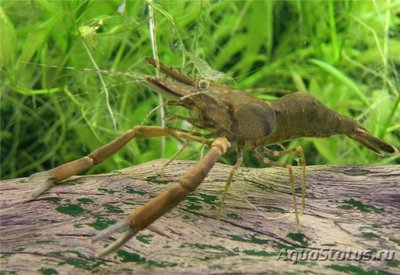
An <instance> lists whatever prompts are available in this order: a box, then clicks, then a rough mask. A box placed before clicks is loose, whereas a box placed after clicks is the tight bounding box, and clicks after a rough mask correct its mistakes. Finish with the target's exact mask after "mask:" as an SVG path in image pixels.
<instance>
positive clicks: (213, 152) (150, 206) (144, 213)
mask: <svg viewBox="0 0 400 275" xmlns="http://www.w3.org/2000/svg"><path fill="white" fill-rule="evenodd" d="M229 147H230V143H229V141H228V140H227V139H226V138H224V137H220V138H217V139H216V140H215V141H214V142H213V143H212V144H211V148H210V150H209V151H208V153H207V154H206V155H205V156H204V158H203V159H202V160H200V161H199V162H198V163H197V164H196V165H195V166H193V167H192V168H191V169H190V170H189V171H188V172H187V173H186V174H185V176H183V178H182V179H181V181H180V182H179V183H177V184H176V185H174V186H173V187H172V188H170V189H169V190H166V191H164V192H163V193H161V194H159V195H158V196H157V197H155V198H153V199H151V200H150V201H148V202H147V203H146V204H144V205H143V206H141V207H139V208H138V209H136V210H135V211H134V212H133V213H132V214H130V215H129V216H127V217H126V218H125V219H123V220H122V221H120V222H118V223H116V224H114V225H112V226H110V227H108V228H106V229H105V230H103V231H100V232H99V233H98V234H97V235H96V236H95V237H94V239H93V241H99V240H102V239H106V238H108V237H109V236H110V235H112V234H114V233H115V232H117V231H120V230H125V233H124V234H123V235H122V236H121V237H120V238H119V239H118V240H116V241H115V242H114V243H113V244H111V245H109V246H108V247H106V248H105V249H103V250H102V251H100V252H99V253H98V254H97V255H96V256H97V257H102V256H105V255H107V254H110V253H112V252H114V251H115V250H117V249H118V248H120V247H121V246H123V245H124V244H125V243H126V242H128V241H129V239H131V238H132V237H133V236H134V235H135V234H136V233H138V232H139V231H140V230H143V229H145V228H147V227H148V226H149V225H150V224H151V223H153V222H154V221H155V220H157V219H158V218H159V217H161V216H162V215H164V214H165V213H166V212H167V211H169V210H170V209H172V208H173V207H175V206H176V205H177V204H178V203H179V202H181V201H182V200H183V199H184V198H185V197H186V196H187V195H188V194H189V193H190V192H192V191H194V190H195V189H196V188H197V187H198V186H199V185H200V184H201V183H202V181H203V180H204V178H205V177H206V176H207V174H208V172H209V171H210V170H211V168H212V167H213V166H214V165H215V163H216V162H217V160H218V159H219V158H220V157H221V156H222V155H223V154H225V152H226V151H227V150H228V148H229Z"/></svg>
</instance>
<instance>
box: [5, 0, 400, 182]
mask: <svg viewBox="0 0 400 275" xmlns="http://www.w3.org/2000/svg"><path fill="white" fill-rule="evenodd" d="M0 3H1V9H0V19H1V60H0V61H1V95H0V97H1V132H0V134H1V136H0V139H1V178H2V179H5V178H12V177H21V176H28V175H30V174H32V173H34V172H37V171H42V170H47V169H50V168H52V167H55V166H57V165H59V164H61V163H64V162H67V161H71V160H74V159H77V158H80V157H81V156H84V155H86V154H88V153H89V152H90V151H92V150H93V149H95V148H97V147H99V146H101V145H103V144H105V143H106V142H108V141H110V140H112V139H114V138H115V137H117V136H118V135H120V134H122V133H123V132H124V131H126V130H128V129H130V128H131V127H133V126H135V125H138V124H140V123H142V121H143V119H144V118H145V117H146V115H147V114H148V113H149V112H150V110H152V109H153V108H154V107H155V106H157V105H158V104H159V97H158V95H157V94H156V93H155V92H154V91H151V90H150V89H148V88H146V87H143V86H142V85H141V84H140V83H137V81H136V82H135V79H134V78H132V77H122V76H116V75H110V74H104V73H103V74H100V75H101V77H102V78H103V79H100V77H99V74H98V73H96V72H95V68H96V66H97V67H98V68H100V69H105V70H112V71H115V72H135V73H143V74H149V75H155V72H154V69H153V68H151V67H150V66H148V65H147V64H146V62H145V61H144V57H145V56H152V47H151V39H150V35H149V34H150V31H149V24H148V21H149V15H148V14H149V13H148V4H147V2H145V1H127V2H126V5H125V9H124V8H123V3H124V2H123V1H121V0H120V1H46V0H39V1H1V2H0ZM154 13H155V16H154V20H155V23H156V29H155V33H156V38H157V46H158V54H159V58H160V60H161V61H162V62H163V63H165V64H168V65H170V66H174V67H176V68H177V69H180V70H183V71H185V72H187V73H196V71H195V70H194V68H193V65H191V64H190V60H189V58H188V56H187V55H185V53H184V51H183V50H182V49H183V48H184V49H186V51H187V52H189V53H191V54H194V55H196V56H198V57H200V58H201V59H203V60H205V61H207V62H208V64H210V66H211V67H212V68H214V69H216V70H218V71H222V72H224V73H225V74H226V75H227V76H231V77H233V78H234V81H231V82H230V84H231V85H232V86H234V87H236V88H243V89H245V88H246V89H250V88H252V89H257V88H264V87H267V88H269V89H268V90H265V89H264V90H254V91H253V94H254V95H257V96H258V97H260V98H261V99H274V98H277V97H279V96H281V94H280V93H277V92H274V89H284V90H303V91H304V90H306V91H309V92H310V93H312V94H313V95H314V96H316V97H317V98H318V99H319V100H320V101H322V102H323V103H324V104H326V105H327V106H329V107H330V108H332V109H334V110H335V111H337V112H339V113H341V114H344V115H348V116H351V117H353V118H355V119H357V120H358V121H360V122H362V124H363V125H364V126H365V127H366V128H367V129H369V130H370V131H371V132H372V133H373V134H374V135H376V136H378V137H380V138H383V139H385V140H386V141H387V142H389V143H392V144H393V145H395V146H396V147H397V148H399V147H400V112H399V102H400V95H399V87H400V83H399V75H398V73H399V69H400V38H399V37H400V2H399V1H351V0H348V1H300V0H298V1H155V3H154ZM48 65H54V67H50V66H48ZM68 67H74V68H75V69H69V68H68ZM85 68H87V69H93V70H94V71H91V72H90V71H89V70H85ZM105 87H106V88H107V90H106V89H105ZM175 109H176V108H173V110H169V109H167V110H166V112H167V113H169V112H171V111H172V112H176V110H175ZM145 124H149V125H160V124H161V121H160V115H158V114H156V113H155V114H153V115H150V116H149V117H148V118H147V119H146V120H145ZM173 126H174V127H184V128H186V129H188V125H186V124H185V123H174V124H173ZM284 145H285V146H288V147H294V146H296V145H302V146H303V148H304V149H305V152H306V160H307V163H308V164H395V163H400V159H399V156H398V155H397V156H392V157H387V158H380V157H378V156H376V155H375V154H374V153H371V152H369V151H368V150H367V149H364V148H362V147H361V146H359V145H358V144H357V143H356V142H354V141H352V140H350V139H348V138H345V137H341V136H334V137H331V138H327V139H316V138H307V139H296V140H294V141H291V142H285V143H284ZM180 147H181V144H180V143H179V142H177V141H175V140H174V139H170V138H166V139H165V145H164V146H162V140H160V139H157V138H156V139H146V140H136V141H132V142H130V143H129V144H128V146H126V148H124V149H123V150H121V152H119V153H118V154H115V155H114V156H113V157H112V158H111V159H109V160H107V161H105V162H104V163H102V164H101V165H99V166H97V167H94V168H92V169H91V170H90V171H89V173H99V172H105V171H112V170H115V169H120V168H123V167H127V166H129V165H132V164H136V163H142V162H146V161H149V160H153V159H157V158H161V157H163V158H168V157H171V156H172V155H174V153H175V152H177V151H178V150H179V148H180ZM201 149H202V148H201V146H200V145H199V144H191V146H190V147H189V148H188V149H187V150H186V151H184V153H183V154H182V155H181V156H180V158H182V159H194V160H196V159H199V158H200V157H201V153H199V152H200V151H201ZM204 150H206V148H205V149H204ZM235 157H236V155H235V153H231V154H228V155H227V156H225V157H224V159H223V160H222V162H225V163H229V164H232V163H234V162H235ZM279 161H281V162H286V163H289V162H291V161H292V159H290V158H288V157H282V158H280V160H279ZM244 165H245V166H253V167H260V166H261V165H260V164H259V163H258V162H257V161H256V160H255V159H254V158H253V157H252V156H251V154H249V153H247V154H246V156H245V164H244Z"/></svg>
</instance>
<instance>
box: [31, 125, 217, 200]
mask: <svg viewBox="0 0 400 275" xmlns="http://www.w3.org/2000/svg"><path fill="white" fill-rule="evenodd" d="M161 136H172V137H175V138H178V139H185V140H192V141H197V142H199V143H203V144H204V143H209V141H208V140H207V139H206V138H205V137H203V136H196V135H193V134H191V133H190V132H185V131H179V130H175V129H168V128H162V127H159V126H136V127H134V128H132V129H130V130H128V131H127V132H125V133H124V134H123V135H122V136H120V137H118V138H116V139H114V140H113V141H111V142H110V143H108V144H106V145H104V146H102V147H100V148H98V149H96V150H94V151H93V152H91V153H90V154H89V155H87V156H85V157H82V158H80V159H77V160H74V161H71V162H67V163H65V164H62V165H60V166H58V167H56V168H54V169H51V170H49V171H45V172H39V173H35V174H33V175H32V176H31V177H30V178H29V181H30V182H31V183H34V184H35V183H37V184H38V186H37V187H36V188H35V190H34V191H33V192H32V193H31V196H30V198H29V199H30V200H32V199H35V198H36V197H38V196H40V195H41V194H43V193H44V192H46V191H47V190H48V189H50V188H51V187H53V186H54V185H55V184H57V183H59V182H60V181H62V180H64V179H67V178H69V177H71V176H73V175H77V174H79V173H81V172H83V171H85V170H87V169H89V168H90V167H92V166H94V165H97V164H99V163H101V162H103V161H104V160H105V159H107V158H108V157H109V156H111V155H112V154H114V153H116V152H117V151H118V150H120V149H121V148H122V147H123V146H125V145H126V144H127V143H128V142H129V141H130V140H132V139H134V138H150V137H161Z"/></svg>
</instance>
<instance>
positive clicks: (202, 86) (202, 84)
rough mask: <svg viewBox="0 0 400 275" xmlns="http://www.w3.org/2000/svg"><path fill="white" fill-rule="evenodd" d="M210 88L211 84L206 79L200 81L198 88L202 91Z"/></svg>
mask: <svg viewBox="0 0 400 275" xmlns="http://www.w3.org/2000/svg"><path fill="white" fill-rule="evenodd" d="M208 86H210V84H209V83H208V81H207V80H205V79H201V80H199V82H198V83H197V87H198V88H199V89H200V90H205V89H207V88H208Z"/></svg>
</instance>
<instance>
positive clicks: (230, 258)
mask: <svg viewBox="0 0 400 275" xmlns="http://www.w3.org/2000/svg"><path fill="white" fill-rule="evenodd" d="M164 161H165V160H157V161H153V162H148V163H144V164H141V165H137V166H134V167H130V168H127V169H124V170H120V171H115V172H113V173H109V174H101V175H93V176H79V177H74V178H72V179H70V180H67V181H65V182H64V183H63V184H60V185H58V186H56V187H54V188H53V189H51V190H50V191H49V192H47V193H45V194H43V195H42V196H40V197H39V198H38V199H37V200H35V201H32V202H25V201H24V200H25V199H26V198H27V197H28V195H29V194H30V192H31V191H32V190H33V189H34V187H35V186H32V184H30V183H29V182H28V180H27V178H22V179H15V180H5V181H2V182H1V184H0V194H1V201H0V202H1V216H0V218H1V262H0V263H1V269H0V271H16V272H21V273H24V272H25V273H27V272H29V273H31V272H42V273H44V274H56V273H55V272H58V273H60V274H61V273H63V274H64V273H67V272H70V273H77V272H82V271H92V272H93V271H100V272H118V271H130V270H132V271H148V272H155V271H163V272H196V273H197V272H200V273H210V272H245V273H249V272H264V271H266V272H267V271H276V270H279V271H281V272H298V271H310V272H315V273H325V274H330V273H332V274H333V273H337V272H344V273H346V272H350V273H352V272H362V271H371V270H376V271H388V272H396V271H398V270H399V268H400V166H335V167H332V166H308V167H307V184H308V187H307V207H306V213H305V214H303V215H301V216H300V220H301V230H300V231H297V230H296V222H295V217H294V214H293V205H292V198H291V193H290V188H289V187H288V175H287V170H286V169H282V168H266V169H253V168H242V169H241V170H240V171H239V173H238V174H237V176H236V177H235V179H234V182H233V184H232V187H231V189H230V190H229V194H228V196H227V199H226V203H225V206H224V210H223V215H222V217H221V219H220V220H218V219H217V211H218V207H219V203H220V200H221V197H222V193H223V190H224V185H225V181H226V179H227V177H228V173H229V171H230V169H231V167H230V166H226V165H222V164H217V165H216V166H215V167H214V169H213V170H212V171H211V173H210V175H209V176H208V177H207V178H206V179H205V181H204V182H203V184H201V185H200V187H199V188H198V189H197V190H196V191H195V192H194V193H192V194H190V195H189V196H188V197H187V198H186V200H184V201H183V202H182V203H181V204H179V205H178V207H176V208H175V209H173V210H172V211H170V212H169V213H167V214H166V215H165V216H163V217H162V218H160V219H159V220H158V221H156V222H155V223H154V224H152V225H151V226H150V227H149V228H148V229H147V230H145V231H142V232H140V233H139V234H138V235H137V236H136V237H135V238H133V239H132V240H131V241H129V242H128V244H127V245H126V246H124V247H123V248H122V249H121V250H119V251H118V252H117V253H116V254H114V255H111V256H108V257H105V258H104V259H96V258H95V257H94V255H95V253H96V251H99V250H100V249H101V248H102V247H103V246H104V245H105V244H106V243H110V242H111V239H112V240H115V237H116V236H113V238H111V239H110V240H108V241H107V242H100V243H94V244H93V243H91V238H92V237H93V236H94V235H95V233H96V232H97V231H98V230H102V229H104V228H106V227H107V226H109V225H110V224H112V223H114V222H116V221H118V220H120V219H122V218H123V217H124V216H125V215H126V214H128V213H130V212H131V211H132V210H133V209H135V207H136V206H138V205H141V204H143V203H145V202H146V201H147V200H149V199H150V198H151V197H153V196H155V195H157V194H158V193H160V192H161V191H162V190H164V189H165V188H168V187H169V186H170V185H171V184H174V183H175V182H177V181H178V180H179V178H180V177H181V176H182V175H183V174H184V173H185V171H187V170H188V169H189V167H190V166H191V165H193V164H194V162H192V161H174V162H173V163H172V164H170V165H169V166H167V168H166V170H165V175H164V176H162V177H159V176H157V174H158V172H159V168H160V166H161V165H162V163H164ZM296 173H297V177H296V178H297V182H298V183H300V169H296ZM298 189H300V188H298ZM298 203H299V209H300V203H301V195H300V190H299V193H298ZM319 249H330V251H337V252H343V251H355V252H362V251H364V252H365V251H367V250H371V251H372V255H375V253H377V252H379V251H389V252H390V251H391V252H394V253H395V254H394V259H392V260H390V261H385V260H383V259H382V260H380V261H378V260H374V261H373V260H369V261H355V260H354V261H348V260H340V259H336V260H330V261H329V260H326V261H322V260H319V261H315V260H301V259H300V261H298V262H297V264H294V262H293V261H288V260H284V259H285V255H286V254H285V253H288V254H290V255H292V256H293V255H301V254H293V251H297V253H300V252H301V251H308V253H309V252H310V251H316V250H319ZM291 253H292V254H291ZM389 256H390V255H389ZM293 257H295V256H293ZM293 259H294V258H292V260H293Z"/></svg>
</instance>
